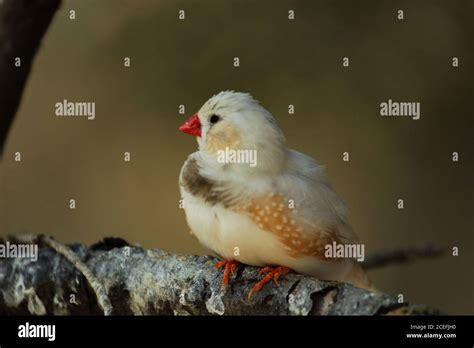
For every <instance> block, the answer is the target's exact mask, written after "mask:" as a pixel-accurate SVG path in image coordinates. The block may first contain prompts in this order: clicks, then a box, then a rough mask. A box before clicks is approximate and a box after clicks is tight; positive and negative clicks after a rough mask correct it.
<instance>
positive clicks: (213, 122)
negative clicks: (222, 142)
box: [209, 115, 221, 124]
mask: <svg viewBox="0 0 474 348" xmlns="http://www.w3.org/2000/svg"><path fill="white" fill-rule="evenodd" d="M220 119H221V118H220V117H219V116H217V115H212V116H211V118H210V119H209V122H211V124H215V123H217V122H219V121H220Z"/></svg>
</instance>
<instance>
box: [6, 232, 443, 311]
mask: <svg viewBox="0 0 474 348" xmlns="http://www.w3.org/2000/svg"><path fill="white" fill-rule="evenodd" d="M34 240H37V241H38V242H40V243H41V244H43V246H42V247H41V248H40V250H39V256H38V260H37V261H32V260H31V259H26V258H23V259H20V258H15V259H0V274H2V275H3V276H2V277H0V315H30V314H36V315H44V314H54V315H84V314H85V315H87V314H89V315H90V314H92V315H102V314H104V312H105V311H104V308H105V307H104V305H103V304H102V305H99V304H98V303H99V302H100V301H102V302H103V303H104V300H103V299H102V300H100V299H99V302H98V298H99V296H103V294H100V291H99V292H98V291H96V290H97V288H102V289H104V290H105V293H106V294H105V296H106V301H105V303H110V305H111V309H112V314H113V315H126V314H134V315H145V314H147V315H148V314H159V315H380V314H407V315H409V314H439V313H440V312H439V311H438V310H436V309H432V308H428V307H425V306H420V305H412V304H408V303H398V301H397V298H396V297H393V296H390V295H387V294H382V293H373V292H369V291H367V290H364V289H359V288H356V287H354V286H352V285H348V284H344V283H337V282H326V281H320V280H318V279H315V278H312V277H306V276H302V275H299V274H289V275H287V276H285V277H284V278H283V279H282V280H281V281H280V283H279V286H275V285H274V284H271V285H267V286H265V287H264V288H263V290H262V291H261V292H260V293H257V294H254V295H253V296H252V298H248V296H247V294H248V291H249V290H250V288H251V287H252V286H253V285H255V283H256V282H257V281H258V279H259V277H258V275H257V273H258V269H257V268H255V267H249V266H241V267H240V268H239V269H238V271H237V275H236V277H235V279H232V281H231V282H230V284H229V287H228V289H227V291H225V292H222V291H221V277H222V275H221V272H220V271H218V270H216V269H215V268H214V263H215V261H216V259H214V258H212V257H209V256H191V255H176V254H170V253H167V252H164V251H161V250H157V249H154V250H146V249H143V248H140V247H136V246H129V245H127V243H126V242H125V241H123V240H120V239H107V240H105V241H104V242H101V243H99V244H96V245H93V246H91V247H86V246H84V245H79V244H75V245H72V246H70V247H66V246H61V244H60V243H58V242H54V243H50V242H51V239H50V238H49V237H40V238H38V239H36V238H35V239H34ZM45 244H46V245H45ZM58 245H60V246H61V247H60V248H58V247H57V246H58ZM50 247H53V248H54V249H55V250H53V249H51V248H50ZM58 250H59V253H58V252H57V251H58ZM61 250H62V251H61ZM69 253H72V254H73V256H72V257H70V255H69ZM69 260H72V261H73V262H70V261H69ZM77 261H79V262H77ZM78 264H83V266H81V267H79V268H81V269H78V267H77V265H78ZM84 267H86V268H87V270H86V272H90V273H91V274H92V275H93V277H85V276H84V275H83V274H84ZM97 282H100V284H98V283H97ZM71 299H74V300H75V301H71Z"/></svg>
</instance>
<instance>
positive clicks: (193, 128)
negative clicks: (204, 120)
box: [179, 114, 201, 137]
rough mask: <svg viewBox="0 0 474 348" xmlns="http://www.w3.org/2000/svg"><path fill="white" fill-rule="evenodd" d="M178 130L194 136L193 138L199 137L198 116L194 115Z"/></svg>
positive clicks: (199, 125) (199, 124)
mask: <svg viewBox="0 0 474 348" xmlns="http://www.w3.org/2000/svg"><path fill="white" fill-rule="evenodd" d="M179 130H180V131H181V132H184V133H188V134H191V135H194V136H195V137H200V136H201V123H199V118H198V114H194V115H193V116H192V117H191V118H190V119H189V120H187V121H186V122H185V123H184V124H183V125H182V126H181V127H179Z"/></svg>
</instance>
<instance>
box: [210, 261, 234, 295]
mask: <svg viewBox="0 0 474 348" xmlns="http://www.w3.org/2000/svg"><path fill="white" fill-rule="evenodd" d="M238 265H239V263H238V262H237V261H235V260H224V261H219V262H216V264H215V265H214V267H216V268H222V267H224V275H223V276H222V286H221V288H222V290H225V288H226V287H227V284H228V283H229V273H232V275H233V276H235V270H236V268H237V266H238Z"/></svg>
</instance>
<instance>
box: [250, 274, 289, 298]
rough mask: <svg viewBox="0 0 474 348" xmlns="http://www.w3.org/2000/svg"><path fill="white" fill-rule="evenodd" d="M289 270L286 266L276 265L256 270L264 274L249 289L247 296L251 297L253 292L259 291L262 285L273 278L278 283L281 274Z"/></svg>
mask: <svg viewBox="0 0 474 348" xmlns="http://www.w3.org/2000/svg"><path fill="white" fill-rule="evenodd" d="M290 271H291V269H289V268H288V267H284V266H278V267H264V268H262V269H261V270H260V272H258V275H261V274H264V273H266V276H265V277H263V279H262V280H260V281H259V282H258V283H257V284H255V286H254V287H253V288H252V289H250V291H249V295H248V296H249V298H250V297H252V295H253V294H254V293H255V292H259V291H260V290H262V288H263V286H264V285H265V284H267V283H268V282H269V281H271V280H272V279H273V281H274V283H275V284H276V285H278V278H280V277H281V276H284V275H285V274H288V273H289V272H290Z"/></svg>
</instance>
